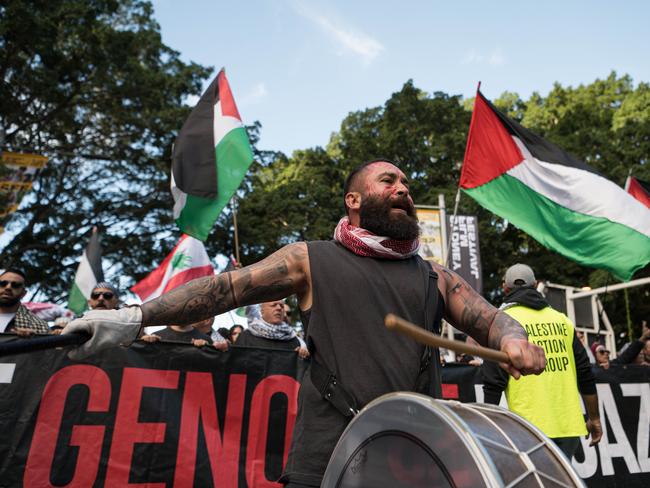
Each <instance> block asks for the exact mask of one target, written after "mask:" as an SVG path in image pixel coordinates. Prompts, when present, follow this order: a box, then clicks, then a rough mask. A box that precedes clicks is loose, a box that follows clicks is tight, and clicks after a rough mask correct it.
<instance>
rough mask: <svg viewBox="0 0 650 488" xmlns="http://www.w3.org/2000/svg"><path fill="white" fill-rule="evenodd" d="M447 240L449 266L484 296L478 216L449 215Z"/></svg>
mask: <svg viewBox="0 0 650 488" xmlns="http://www.w3.org/2000/svg"><path fill="white" fill-rule="evenodd" d="M447 240H448V241H449V257H448V259H447V266H448V267H449V268H450V269H452V270H453V271H455V272H456V273H458V274H459V275H460V276H461V277H462V278H463V279H464V280H465V281H467V283H469V285H470V286H471V287H472V288H474V289H475V290H476V291H477V292H478V293H481V294H482V293H483V271H482V269H481V251H480V247H479V241H478V219H477V218H476V216H474V215H456V216H455V217H454V216H453V215H448V216H447Z"/></svg>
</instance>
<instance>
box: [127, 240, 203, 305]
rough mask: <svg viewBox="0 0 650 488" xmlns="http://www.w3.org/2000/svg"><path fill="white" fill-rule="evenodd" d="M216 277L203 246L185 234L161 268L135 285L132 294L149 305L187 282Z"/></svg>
mask: <svg viewBox="0 0 650 488" xmlns="http://www.w3.org/2000/svg"><path fill="white" fill-rule="evenodd" d="M213 274H214V268H213V267H212V263H211V262H210V258H209V257H208V253H207V252H205V247H204V246H203V243H202V242H201V241H199V240H198V239H195V238H194V237H191V236H188V235H185V234H184V235H183V236H182V237H181V239H180V241H178V244H176V247H174V249H172V252H170V253H169V254H168V255H167V257H166V258H165V260H164V261H163V262H162V263H161V264H160V266H158V267H157V268H156V269H155V270H153V271H152V272H151V273H149V274H148V275H147V276H146V277H145V278H144V279H143V280H141V281H139V282H138V283H136V284H135V285H133V287H132V288H131V291H132V292H133V293H135V294H136V295H138V296H139V297H140V299H141V300H142V301H143V302H147V301H149V300H153V299H154V298H156V297H159V296H160V295H162V294H164V293H167V292H168V291H171V290H173V289H174V288H176V287H177V286H180V285H182V284H184V283H187V282H188V281H192V280H194V279H196V278H200V277H202V276H211V275H213Z"/></svg>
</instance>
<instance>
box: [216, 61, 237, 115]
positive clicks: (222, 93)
mask: <svg viewBox="0 0 650 488" xmlns="http://www.w3.org/2000/svg"><path fill="white" fill-rule="evenodd" d="M218 82H219V100H220V101H221V114H222V115H223V116H224V117H225V116H230V117H235V118H236V119H237V120H239V121H241V116H240V115H239V110H237V105H235V99H234V98H233V97H232V92H231V91H230V85H229V84H228V80H227V79H226V72H225V71H224V70H221V71H220V72H219V76H218Z"/></svg>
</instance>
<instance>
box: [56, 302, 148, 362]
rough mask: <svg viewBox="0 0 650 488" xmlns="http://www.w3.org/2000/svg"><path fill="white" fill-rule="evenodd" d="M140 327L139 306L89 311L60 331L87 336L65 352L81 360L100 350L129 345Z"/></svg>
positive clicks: (140, 315) (140, 312) (70, 356)
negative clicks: (75, 346) (80, 333)
mask: <svg viewBox="0 0 650 488" xmlns="http://www.w3.org/2000/svg"><path fill="white" fill-rule="evenodd" d="M141 327H142V311H141V310H140V307H125V308H121V309H119V310H91V311H90V312H87V313H86V314H85V315H84V316H83V317H81V318H79V319H76V320H73V321H72V322H70V323H69V324H68V325H66V327H65V329H63V332H62V334H73V333H75V332H84V333H86V334H90V336H91V337H90V339H89V340H88V341H87V342H85V343H84V344H82V345H81V346H79V347H77V348H76V349H73V350H72V351H70V352H69V353H68V357H69V358H70V359H75V360H77V361H78V360H81V359H84V358H86V357H88V356H90V355H91V354H96V353H98V352H99V351H102V350H104V349H109V348H111V347H115V346H119V345H120V344H125V345H130V344H131V343H132V342H133V341H134V340H136V339H137V337H138V333H139V332H140V328H141Z"/></svg>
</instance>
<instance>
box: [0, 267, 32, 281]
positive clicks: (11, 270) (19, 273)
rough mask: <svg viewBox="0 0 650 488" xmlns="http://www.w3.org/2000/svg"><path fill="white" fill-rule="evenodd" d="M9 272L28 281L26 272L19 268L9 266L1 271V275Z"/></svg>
mask: <svg viewBox="0 0 650 488" xmlns="http://www.w3.org/2000/svg"><path fill="white" fill-rule="evenodd" d="M7 273H13V274H17V275H18V276H20V277H21V278H22V279H23V281H27V277H26V276H25V273H23V272H22V270H20V269H18V268H7V269H5V270H4V271H3V272H2V273H0V276H3V275H5V274H7Z"/></svg>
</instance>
